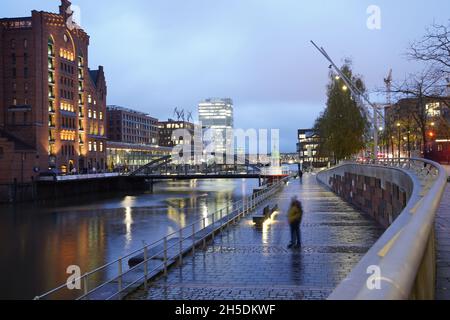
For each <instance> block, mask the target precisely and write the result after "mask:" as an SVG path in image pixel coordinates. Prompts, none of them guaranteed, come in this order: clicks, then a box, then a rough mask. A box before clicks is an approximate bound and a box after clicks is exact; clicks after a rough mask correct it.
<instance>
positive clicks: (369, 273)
mask: <svg viewBox="0 0 450 320" xmlns="http://www.w3.org/2000/svg"><path fill="white" fill-rule="evenodd" d="M349 164H351V163H349ZM354 164H355V163H354ZM357 164H365V165H369V166H376V167H386V168H393V169H394V168H395V169H398V170H401V171H403V173H404V174H406V175H407V176H409V178H410V180H411V181H412V184H413V189H412V190H413V191H412V194H411V197H410V200H409V202H408V203H407V205H406V207H405V208H404V210H403V211H402V212H401V214H400V215H399V216H398V217H397V219H396V220H394V221H393V222H392V224H391V225H390V227H389V228H388V229H387V230H386V231H385V233H384V234H383V235H382V236H381V237H380V239H379V240H378V241H377V242H376V243H375V244H374V245H373V246H372V248H371V249H370V250H369V252H368V253H367V254H366V255H365V256H364V257H363V258H362V259H361V261H360V262H359V263H358V264H357V266H356V267H355V268H354V269H353V270H352V272H351V273H350V274H349V275H348V276H347V278H346V279H344V281H342V282H341V284H340V285H339V286H338V287H337V288H336V289H335V290H334V292H333V293H332V294H331V296H330V297H329V299H332V300H334V299H336V300H341V299H346V300H349V299H363V300H375V299H378V300H388V299H389V300H392V299H393V300H401V299H433V298H434V291H435V281H436V251H435V237H434V219H435V216H436V212H437V209H438V208H439V204H440V201H441V198H442V195H443V192H444V190H445V187H446V183H447V173H446V171H445V169H444V168H443V167H442V166H440V165H439V164H437V163H435V162H432V161H429V160H425V159H417V158H413V159H407V158H402V159H380V160H378V161H376V162H362V163H361V162H360V163H357ZM343 165H345V164H343ZM330 171H331V172H332V171H333V168H332V169H330Z"/></svg>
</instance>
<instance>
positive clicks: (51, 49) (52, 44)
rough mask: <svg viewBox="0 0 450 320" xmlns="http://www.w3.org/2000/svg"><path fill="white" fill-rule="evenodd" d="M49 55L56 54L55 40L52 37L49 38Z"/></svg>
mask: <svg viewBox="0 0 450 320" xmlns="http://www.w3.org/2000/svg"><path fill="white" fill-rule="evenodd" d="M48 55H49V56H54V55H55V51H54V42H53V38H52V37H49V38H48Z"/></svg>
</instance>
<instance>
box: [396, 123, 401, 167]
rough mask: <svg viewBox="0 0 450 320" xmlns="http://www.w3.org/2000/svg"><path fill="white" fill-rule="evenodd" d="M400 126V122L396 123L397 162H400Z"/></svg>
mask: <svg viewBox="0 0 450 320" xmlns="http://www.w3.org/2000/svg"><path fill="white" fill-rule="evenodd" d="M400 126H401V123H400V122H397V131H398V161H399V162H400V152H401V149H400V143H401V137H400Z"/></svg>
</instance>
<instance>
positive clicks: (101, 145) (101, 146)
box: [100, 142, 103, 152]
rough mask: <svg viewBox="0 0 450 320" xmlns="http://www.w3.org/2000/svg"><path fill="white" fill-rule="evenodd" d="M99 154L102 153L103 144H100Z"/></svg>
mask: <svg viewBox="0 0 450 320" xmlns="http://www.w3.org/2000/svg"><path fill="white" fill-rule="evenodd" d="M100 152H103V142H100Z"/></svg>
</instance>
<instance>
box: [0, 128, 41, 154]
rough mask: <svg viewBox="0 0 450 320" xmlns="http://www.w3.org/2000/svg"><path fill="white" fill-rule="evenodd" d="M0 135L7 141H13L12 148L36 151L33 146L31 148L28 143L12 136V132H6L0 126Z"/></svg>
mask: <svg viewBox="0 0 450 320" xmlns="http://www.w3.org/2000/svg"><path fill="white" fill-rule="evenodd" d="M0 137H2V138H6V139H8V140H9V141H11V142H13V143H14V150H20V151H36V149H35V148H33V147H32V146H31V145H29V144H28V143H26V142H24V141H22V140H20V139H19V138H17V137H15V136H13V135H12V134H10V133H8V132H7V131H5V130H4V129H1V128H0Z"/></svg>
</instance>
